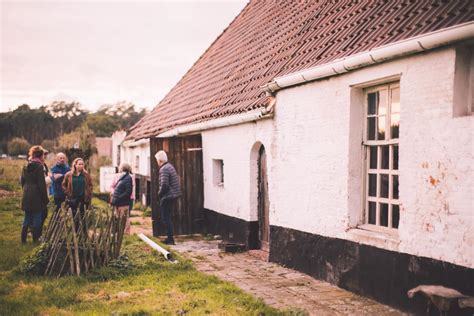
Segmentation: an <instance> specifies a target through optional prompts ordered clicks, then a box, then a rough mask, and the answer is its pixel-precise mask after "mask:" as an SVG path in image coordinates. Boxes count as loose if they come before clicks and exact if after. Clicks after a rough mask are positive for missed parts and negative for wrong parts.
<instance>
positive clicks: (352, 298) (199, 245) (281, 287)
mask: <svg viewBox="0 0 474 316" xmlns="http://www.w3.org/2000/svg"><path fill="white" fill-rule="evenodd" d="M218 243H219V241H204V240H187V239H177V243H176V245H175V246H172V248H173V250H175V251H177V252H179V253H181V254H182V255H184V256H186V257H188V258H190V259H191V260H192V261H193V262H194V264H195V266H196V268H197V269H198V270H199V271H202V272H204V273H207V274H211V275H215V276H217V277H219V278H220V279H222V280H226V281H229V282H232V283H234V284H235V285H236V286H238V287H239V288H241V289H242V290H244V291H246V292H248V293H250V294H252V295H254V296H255V297H258V298H261V299H263V300H264V302H265V303H266V304H268V305H270V306H273V307H276V308H279V309H285V308H297V309H301V310H304V311H306V312H307V313H308V314H309V315H404V314H403V313H401V312H400V311H398V310H395V309H393V308H390V307H388V306H385V305H382V304H379V303H377V302H375V301H373V300H370V299H367V298H364V297H361V296H358V295H355V294H353V293H351V292H348V291H345V290H342V289H340V288H338V287H335V286H333V285H331V284H329V283H326V282H322V281H318V280H316V279H314V278H312V277H310V276H307V275H305V274H303V273H299V272H297V271H294V270H291V269H288V268H284V267H282V266H279V265H277V264H274V263H270V262H268V261H266V260H265V259H266V257H267V256H266V253H265V252H261V251H250V252H243V253H237V254H228V253H223V252H221V251H220V250H219V249H218Z"/></svg>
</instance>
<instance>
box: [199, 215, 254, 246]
mask: <svg viewBox="0 0 474 316" xmlns="http://www.w3.org/2000/svg"><path fill="white" fill-rule="evenodd" d="M203 214H204V223H205V233H206V234H213V235H220V236H222V239H223V240H224V241H228V242H233V243H239V244H244V245H245V247H246V248H247V249H256V248H257V247H258V222H257V221H251V222H248V221H245V220H243V219H239V218H236V217H232V216H228V215H224V214H221V213H218V212H214V211H212V210H208V209H204V212H203Z"/></svg>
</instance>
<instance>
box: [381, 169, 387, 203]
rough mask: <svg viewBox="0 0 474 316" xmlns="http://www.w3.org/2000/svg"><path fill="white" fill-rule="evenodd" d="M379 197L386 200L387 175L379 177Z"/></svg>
mask: <svg viewBox="0 0 474 316" xmlns="http://www.w3.org/2000/svg"><path fill="white" fill-rule="evenodd" d="M380 197H383V198H388V174H381V175H380Z"/></svg>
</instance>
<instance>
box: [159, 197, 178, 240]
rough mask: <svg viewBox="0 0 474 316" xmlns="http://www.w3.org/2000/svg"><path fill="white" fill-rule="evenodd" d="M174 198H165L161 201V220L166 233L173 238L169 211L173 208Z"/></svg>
mask: <svg viewBox="0 0 474 316" xmlns="http://www.w3.org/2000/svg"><path fill="white" fill-rule="evenodd" d="M174 202H175V200H165V201H163V202H162V203H161V206H160V210H161V220H162V221H163V223H164V224H165V228H166V233H167V236H168V238H169V239H171V238H173V222H172V221H171V212H172V211H173V208H174V204H175V203H174Z"/></svg>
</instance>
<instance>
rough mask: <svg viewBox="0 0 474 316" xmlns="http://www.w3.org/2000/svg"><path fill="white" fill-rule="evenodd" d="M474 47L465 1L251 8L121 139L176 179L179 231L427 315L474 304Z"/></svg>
mask: <svg viewBox="0 0 474 316" xmlns="http://www.w3.org/2000/svg"><path fill="white" fill-rule="evenodd" d="M473 43H474V9H473V6H472V2H471V1H467V0H466V1H463V0H456V1H444V2H441V1H427V0H420V1H408V0H402V1H388V2H387V1H304V2H303V1H301V2H294V1H250V2H249V3H248V5H247V6H246V7H245V8H244V9H243V10H242V12H241V13H240V14H239V15H238V16H237V17H236V18H235V19H234V21H233V22H232V23H231V24H230V25H229V26H228V28H227V29H226V30H224V32H223V33H222V34H221V35H220V36H219V37H218V38H217V39H216V40H215V41H214V42H213V43H212V44H211V46H210V47H209V48H208V49H207V50H206V52H205V53H204V54H203V55H202V56H201V57H200V58H199V60H198V61H197V62H196V63H195V64H194V65H193V66H192V68H191V69H190V70H189V71H188V72H187V73H186V75H185V76H184V77H183V78H182V79H181V80H180V81H179V82H178V83H177V84H176V86H175V87H174V88H173V89H172V90H171V91H170V92H169V93H168V94H167V95H166V97H165V98H164V99H163V100H162V101H161V102H160V103H159V105H158V106H157V107H156V108H155V109H154V110H153V111H152V112H151V113H150V114H148V115H146V116H145V117H144V118H143V119H142V120H141V121H139V122H138V123H137V124H136V125H135V126H134V127H133V128H132V129H131V130H130V132H129V134H128V136H127V138H126V139H127V141H130V142H132V143H135V144H138V142H140V141H145V140H146V141H149V144H150V151H149V155H150V157H153V156H154V154H155V153H156V152H157V151H158V150H161V149H162V150H165V151H166V152H167V153H168V156H169V159H170V162H171V163H173V164H174V165H175V167H176V169H177V171H178V173H179V174H180V177H181V182H182V187H183V196H182V197H181V199H180V206H179V209H178V210H177V212H176V214H175V217H174V223H175V227H176V231H177V233H203V232H205V233H213V234H220V235H222V236H223V238H224V239H225V240H226V241H229V242H235V243H241V244H244V245H246V247H247V248H250V249H255V248H260V249H263V250H266V251H269V258H270V260H271V261H274V262H278V263H281V264H284V265H286V266H288V267H291V268H294V269H296V270H299V271H303V272H305V273H307V274H309V275H311V276H313V277H315V278H318V279H322V280H326V281H329V282H331V283H333V284H336V285H338V286H340V287H342V288H345V289H348V290H351V291H354V292H357V293H361V294H365V295H367V296H370V297H372V298H375V299H376V300H378V301H380V302H383V303H386V304H389V305H392V306H396V307H399V308H402V309H404V310H414V311H423V310H425V305H424V302H423V303H421V301H416V300H415V301H411V300H409V299H408V297H407V291H408V290H409V289H411V288H413V287H415V286H417V285H419V284H439V285H444V286H448V287H452V288H455V289H457V290H459V291H461V292H463V293H464V294H468V295H474V283H473V282H472V280H473V279H474V273H473V268H474V227H473V226H474V221H473V214H474V213H473V206H474V180H473V179H474V174H473V155H474V143H473V126H474V116H473V112H474V107H473V81H474V79H473V78H474V58H473V56H474V55H473V48H474V46H473ZM150 163H151V201H152V207H153V210H154V214H156V211H157V209H158V197H157V185H158V166H157V164H156V161H155V160H154V159H151V161H150ZM154 233H155V235H159V234H161V233H162V230H161V227H160V225H159V224H158V222H157V218H155V224H154ZM422 304H423V305H422Z"/></svg>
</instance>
